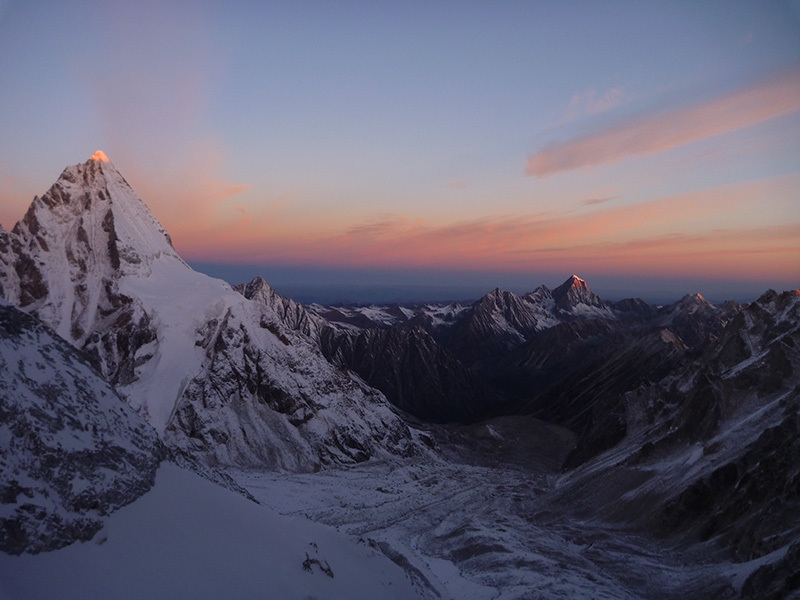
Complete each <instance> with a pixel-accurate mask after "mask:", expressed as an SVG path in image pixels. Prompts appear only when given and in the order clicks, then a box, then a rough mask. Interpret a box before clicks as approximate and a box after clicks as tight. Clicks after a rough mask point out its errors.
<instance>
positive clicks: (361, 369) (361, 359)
mask: <svg viewBox="0 0 800 600" xmlns="http://www.w3.org/2000/svg"><path fill="white" fill-rule="evenodd" d="M322 351H323V354H325V356H327V357H328V358H329V360H331V361H333V362H334V363H337V364H342V365H346V366H347V368H349V369H352V370H353V371H354V372H356V373H357V374H358V375H359V376H361V378H362V379H364V381H366V382H367V383H368V384H369V385H371V386H373V387H375V388H377V389H379V390H381V391H382V392H383V393H384V394H385V395H386V397H387V399H388V400H389V401H390V402H391V403H392V404H394V405H395V406H396V407H398V408H399V409H401V410H403V411H405V412H407V413H409V414H412V415H414V416H415V417H418V418H420V419H423V420H426V421H430V422H434V423H446V422H458V421H474V420H476V419H478V418H482V417H486V416H488V415H490V414H492V413H493V412H496V411H497V409H498V404H499V403H500V402H501V400H500V396H499V395H498V394H497V393H496V392H494V391H493V390H491V389H490V388H489V387H488V386H487V385H485V384H484V383H483V382H482V381H481V380H480V379H479V378H478V377H477V376H476V375H475V374H474V373H473V372H471V371H469V370H468V369H466V368H465V367H464V366H463V365H462V364H461V363H460V362H459V361H458V360H457V359H456V358H455V357H454V356H453V355H451V354H450V353H449V352H448V351H447V350H446V349H445V348H443V347H442V346H441V345H440V344H438V343H437V342H436V340H434V339H433V338H432V337H431V336H430V334H428V333H427V332H426V331H425V330H424V329H422V328H421V327H411V328H408V327H393V328H391V329H367V330H366V331H362V332H360V333H358V334H350V333H344V332H341V333H334V332H333V331H329V332H326V335H324V336H323V338H322Z"/></svg>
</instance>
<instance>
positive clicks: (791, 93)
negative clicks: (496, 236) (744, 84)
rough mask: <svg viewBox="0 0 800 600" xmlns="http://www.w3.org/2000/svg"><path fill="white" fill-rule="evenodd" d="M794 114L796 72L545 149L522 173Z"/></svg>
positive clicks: (799, 90)
mask: <svg viewBox="0 0 800 600" xmlns="http://www.w3.org/2000/svg"><path fill="white" fill-rule="evenodd" d="M798 110H800V69H794V70H792V71H789V72H788V73H785V74H783V75H781V76H778V77H774V78H772V79H769V80H767V81H762V82H760V83H759V84H757V85H753V86H751V87H748V88H745V89H742V90H738V91H736V92H733V93H730V94H726V95H724V96H720V97H717V98H714V99H712V100H709V101H707V102H705V103H702V104H699V105H696V106H691V107H688V108H681V109H678V110H674V111H672V112H668V113H663V114H652V115H647V116H644V117H638V118H635V119H632V120H628V121H624V122H622V123H619V124H617V125H613V126H611V127H608V128H607V129H604V130H602V131H599V132H597V133H592V134H588V135H584V136H580V137H577V138H574V139H572V140H569V141H566V142H555V143H552V144H549V145H547V146H545V147H544V148H543V149H542V150H540V151H539V152H537V153H536V154H534V155H533V156H531V157H530V158H529V159H528V163H527V167H526V169H525V171H526V173H527V174H528V175H534V176H536V177H545V176H547V175H553V174H555V173H560V172H564V171H571V170H574V169H580V168H583V167H591V166H596V165H602V164H607V163H612V162H616V161H618V160H621V159H623V158H626V157H628V156H634V155H642V154H656V153H659V152H664V151H666V150H671V149H673V148H677V147H678V146H683V145H685V144H689V143H691V142H694V141H697V140H701V139H704V138H709V137H712V136H716V135H720V134H723V133H728V132H731V131H735V130H737V129H741V128H743V127H748V126H750V125H755V124H758V123H761V122H764V121H767V120H769V119H773V118H775V117H778V116H781V115H784V114H788V113H792V112H796V111H798Z"/></svg>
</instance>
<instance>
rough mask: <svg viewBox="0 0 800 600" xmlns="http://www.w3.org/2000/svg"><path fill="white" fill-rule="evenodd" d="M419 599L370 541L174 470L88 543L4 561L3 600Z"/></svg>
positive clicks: (168, 468)
mask: <svg viewBox="0 0 800 600" xmlns="http://www.w3.org/2000/svg"><path fill="white" fill-rule="evenodd" d="M418 597H420V596H419V595H418V593H417V591H416V590H415V589H414V587H413V586H412V584H411V581H410V580H409V579H408V578H407V577H406V575H405V573H404V572H403V570H402V569H401V568H400V567H398V566H397V565H395V564H394V563H392V562H391V561H390V560H389V559H387V558H386V557H384V556H383V555H382V554H380V553H379V552H378V551H376V550H375V549H374V548H371V547H370V546H368V545H367V544H364V543H358V542H356V541H353V540H351V539H348V538H346V537H345V536H343V535H341V534H339V533H337V532H336V531H335V530H334V529H332V528H330V527H327V526H323V525H318V524H314V523H312V522H310V521H308V520H307V519H305V518H302V517H285V516H281V515H278V514H277V513H275V512H274V511H273V510H271V509H269V508H266V507H264V506H260V505H258V504H255V503H254V502H251V501H249V500H247V499H245V498H243V497H241V496H239V495H237V494H235V493H233V492H230V491H228V490H225V489H223V488H220V487H218V486H216V485H214V484H211V483H209V482H208V481H206V480H204V479H201V478H199V477H198V476H196V475H194V474H192V473H190V472H189V471H185V470H183V469H179V468H178V467H176V466H174V465H171V464H168V463H166V464H164V465H163V466H162V467H161V469H160V470H159V472H158V475H157V478H156V484H155V487H154V488H153V490H152V491H151V492H150V493H148V494H147V495H145V496H144V497H142V498H141V499H139V500H138V501H136V502H135V503H133V504H131V505H129V506H127V507H125V508H124V509H121V510H119V511H118V512H116V513H115V514H114V515H112V516H111V517H109V518H108V519H107V521H106V523H105V527H104V528H103V529H102V531H100V532H99V533H98V534H97V535H96V536H95V538H94V539H93V540H92V541H90V542H86V543H77V544H73V545H72V546H70V547H68V548H65V549H62V550H60V551H58V552H50V553H45V554H40V555H36V556H31V555H24V556H19V557H14V556H9V555H6V554H0V599H1V600H33V599H36V598H48V599H50V600H72V599H75V600H77V599H81V600H83V599H87V598H115V599H118V600H125V599H131V600H139V599H141V598H148V599H151V600H157V599H162V598H163V599H170V600H180V599H183V598H185V599H191V600H202V599H204V598H208V599H215V600H216V599H219V598H237V599H240V600H247V599H250V598H252V599H256V598H257V599H264V598H276V599H277V598H280V599H298V600H302V599H306V598H325V599H331V600H334V599H342V600H356V599H359V598H363V599H369V600H373V599H376V598H385V599H387V600H388V599H397V600H400V599H404V600H405V599H413V598H418Z"/></svg>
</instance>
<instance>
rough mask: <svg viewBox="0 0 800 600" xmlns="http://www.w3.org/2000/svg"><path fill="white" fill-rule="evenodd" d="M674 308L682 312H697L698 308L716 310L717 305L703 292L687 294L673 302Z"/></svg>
mask: <svg viewBox="0 0 800 600" xmlns="http://www.w3.org/2000/svg"><path fill="white" fill-rule="evenodd" d="M673 307H674V310H676V311H681V312H690V313H691V312H695V311H698V310H715V309H716V307H715V306H714V305H713V304H711V302H709V301H708V300H706V299H705V298H703V296H702V295H701V294H686V295H685V296H684V297H683V298H681V299H680V300H678V301H677V302H676V303H675V304H673Z"/></svg>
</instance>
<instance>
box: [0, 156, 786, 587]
mask: <svg viewBox="0 0 800 600" xmlns="http://www.w3.org/2000/svg"><path fill="white" fill-rule="evenodd" d="M0 293H1V294H2V298H3V300H2V305H0V361H1V364H0V366H1V367H2V369H1V372H2V375H0V416H2V421H0V447H1V448H2V451H3V454H2V456H3V457H4V458H3V459H2V461H3V462H2V468H3V470H2V479H0V504H1V505H2V506H0V508H1V509H2V510H1V511H0V549H2V550H4V551H5V552H7V553H14V554H18V553H23V552H38V551H42V550H52V549H56V548H59V547H62V546H64V545H68V544H69V543H71V542H72V541H74V540H85V539H89V538H91V537H92V536H94V535H95V533H96V532H97V531H98V530H99V528H101V527H102V519H103V517H104V515H107V514H109V513H110V512H112V511H115V510H117V509H118V508H119V507H121V506H123V505H126V504H129V503H131V502H134V501H135V500H136V499H137V498H138V497H139V496H141V495H142V494H144V493H146V492H147V490H148V489H150V487H151V486H152V485H153V481H154V477H155V470H156V469H157V467H158V465H159V464H160V463H161V461H163V460H164V459H165V458H167V457H169V458H170V460H172V461H176V462H179V463H180V464H183V465H185V466H189V467H190V468H192V469H194V470H195V471H197V472H199V473H201V474H203V475H205V476H206V477H208V478H210V479H212V480H214V481H216V482H218V483H222V484H223V485H226V486H227V487H230V488H231V489H237V490H239V491H242V489H241V487H239V486H238V484H236V483H235V482H234V481H233V479H232V478H231V477H230V475H229V474H228V473H229V471H230V472H233V471H231V470H261V471H263V470H279V471H289V472H314V471H318V470H320V469H327V468H342V467H346V466H348V465H355V464H359V463H363V462H365V461H370V460H396V461H403V460H426V458H425V457H431V456H434V455H435V456H437V457H439V459H441V456H443V454H442V448H441V447H440V444H441V442H440V441H439V442H437V441H436V440H437V439H443V438H437V435H436V434H435V432H436V431H438V430H437V429H436V428H437V427H446V426H448V425H454V424H458V425H465V424H476V423H482V422H485V421H486V420H488V419H496V418H499V417H503V418H511V419H514V418H517V419H520V420H521V421H520V422H522V420H523V419H528V418H532V417H535V418H537V419H539V420H540V421H544V422H547V423H549V424H553V425H554V426H560V427H563V428H565V430H569V431H570V432H571V434H572V435H574V439H575V442H574V445H573V446H572V447H571V449H570V451H569V452H568V453H567V454H566V455H565V458H564V460H563V464H561V467H560V470H561V472H562V473H564V475H563V482H562V483H561V484H559V486H558V487H557V489H556V491H554V492H553V494H552V495H551V496H548V498H552V505H551V508H552V510H563V511H565V513H570V514H573V513H574V514H584V513H586V514H592V515H594V516H597V515H600V516H601V517H602V518H604V519H606V518H610V519H615V518H617V519H622V517H621V516H620V515H621V512H620V511H624V512H625V513H626V515H627V516H625V517H624V519H623V520H624V521H625V522H626V523H627V525H626V526H628V527H631V528H640V529H641V530H643V531H647V532H649V534H652V535H656V536H661V537H662V538H666V539H669V540H671V541H670V543H671V544H682V545H685V546H686V547H693V548H696V547H697V546H698V544H700V545H702V544H706V543H711V542H713V543H714V544H715V545H716V546H715V548H718V549H722V551H723V552H725V553H726V554H725V556H726V557H727V558H728V559H730V560H740V561H744V560H754V559H755V558H761V557H768V556H769V557H771V558H770V560H766V558H765V559H764V563H763V566H764V568H765V569H767V568H769V569H773V570H772V571H764V570H761V571H759V572H760V573H761V575H759V577H762V579H763V582H762V583H763V585H762V584H759V583H758V581H760V580H758V578H756V579H754V580H752V582H751V584H750V587H747V586H745V587H743V588H742V590H743V593H746V594H749V595H750V596H751V597H770V596H768V595H766V596H765V595H760V591H759V589H769V590H773V588H775V589H777V590H778V591H777V592H775V593H776V594H779V595H780V594H781V593H782V592H781V591H780V590H782V589H784V588H786V589H785V590H784V591H786V590H788V589H789V588H790V587H791V586H792V585H795V584H796V583H797V581H798V580H797V576H798V572H797V569H796V564H795V566H794V567H792V564H791V563H792V558H791V557H792V556H795V555H796V554H797V553H798V551H800V550H799V548H800V546H799V545H798V544H799V542H798V540H800V471H799V470H798V465H800V416H799V413H798V411H799V410H800V295H799V292H798V291H796V290H795V291H787V292H783V293H777V292H774V291H771V290H770V291H767V292H766V293H765V294H763V295H762V296H761V297H760V298H759V299H758V300H757V301H755V302H753V303H750V304H737V303H734V302H727V303H724V304H722V305H719V306H715V305H713V304H711V303H709V302H707V301H706V300H705V299H704V298H703V297H702V296H700V295H699V294H695V295H687V296H685V297H683V298H682V299H680V300H678V301H677V302H674V303H673V304H669V305H666V306H652V305H650V304H648V303H647V302H644V301H643V300H641V299H637V298H631V299H626V300H622V301H618V302H607V301H604V300H603V299H601V298H600V297H598V296H597V295H596V294H594V293H593V292H592V291H591V289H590V287H589V285H588V284H587V282H585V281H584V280H582V279H581V278H580V277H578V276H576V275H573V276H571V277H569V278H568V279H567V280H566V281H565V282H564V283H563V284H561V285H559V286H558V287H556V288H555V289H552V290H551V289H549V288H547V287H545V286H539V287H537V288H535V289H533V291H531V292H529V293H526V294H522V295H517V294H514V293H512V292H508V291H503V290H501V289H499V288H498V289H495V290H493V291H491V292H489V293H487V294H486V295H484V296H483V297H482V298H480V299H478V300H477V301H475V302H474V303H468V304H463V305H462V304H458V303H452V304H444V303H426V304H419V305H397V304H394V305H373V306H355V305H354V306H342V305H340V306H323V305H319V304H312V305H302V304H299V303H297V302H295V301H293V300H292V299H289V298H286V297H283V296H281V295H279V294H277V293H276V292H275V291H274V290H273V289H272V288H271V287H270V285H269V284H268V283H267V282H266V281H265V280H263V279H261V278H256V279H254V280H252V281H251V282H249V283H247V284H242V285H238V286H235V287H233V288H232V287H231V286H229V285H227V284H226V283H224V282H222V281H220V280H217V279H213V278H210V277H208V276H206V275H203V274H201V273H198V272H196V271H194V270H192V269H191V268H190V267H189V266H188V265H187V264H186V263H185V262H184V261H183V260H182V259H181V257H180V256H178V254H177V253H176V252H175V250H174V248H173V247H172V244H171V241H170V238H169V235H168V234H167V232H166V231H165V230H164V228H163V227H162V226H161V225H160V224H159V223H158V221H157V220H156V218H155V217H154V216H153V215H152V213H151V212H150V211H149V209H148V208H147V207H146V206H145V204H144V203H143V202H142V201H141V200H140V199H139V198H138V196H136V194H135V193H134V191H133V190H132V189H131V187H130V186H129V185H128V183H127V182H126V181H125V179H124V178H123V176H122V175H121V174H120V173H119V172H118V171H117V170H116V168H115V167H114V166H113V164H112V163H111V162H109V161H108V159H107V157H106V156H105V155H104V154H102V153H97V154H95V155H94V156H93V157H92V158H91V159H90V160H89V161H87V162H86V163H83V164H79V165H75V166H72V167H68V168H67V169H65V170H64V172H63V173H62V174H61V176H60V177H59V179H58V181H57V182H56V183H55V184H54V185H53V186H52V187H51V188H50V189H49V190H48V191H47V193H45V194H44V195H43V196H42V197H36V198H34V200H33V202H32V203H31V206H30V208H29V209H28V211H27V213H26V214H25V216H24V217H23V219H22V220H21V221H20V222H19V223H17V225H16V226H15V227H14V228H13V230H12V231H10V232H7V231H5V230H3V229H2V228H0ZM432 431H433V432H434V433H433V434H432V433H431V432H432ZM442 431H444V430H442ZM530 435H531V436H532V435H535V433H534V432H531V434H530ZM523 437H524V435H523ZM690 450H691V452H695V451H696V453H697V456H694V454H692V456H693V457H694V458H692V462H691V464H690V466H691V468H688V467H687V468H685V469H675V468H672V467H669V465H670V464H673V462H674V461H677V460H680V461H686V460H688V459H687V458H686V456H687V452H689V451H690ZM437 460H438V459H437ZM671 461H672V462H671ZM634 473H635V475H633V474H634ZM554 476H555V475H554ZM585 486H606V487H607V488H608V489H609V490H616V491H615V492H614V493H613V494H610V495H609V496H608V498H607V499H606V500H603V501H599V500H598V501H597V502H595V503H593V504H591V505H588V504H587V502H588V500H587V496H586V495H585V494H583V493H582V492H580V490H581V489H583V488H584V487H585ZM559 503H560V504H559ZM779 551H780V552H779ZM781 552H782V553H781ZM787 557H788V558H787ZM319 564H321V563H319ZM754 577H755V575H754ZM793 582H794V583H793ZM759 586H761V587H760V588H759ZM775 586H778V587H775ZM780 586H784V588H781V587H780ZM786 586H789V587H786ZM792 589H796V588H792ZM748 590H749V591H748ZM770 593H771V592H770ZM776 597H778V596H776Z"/></svg>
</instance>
